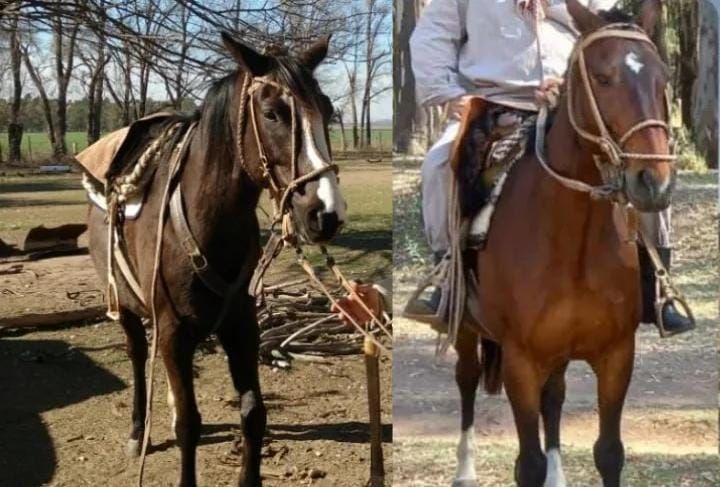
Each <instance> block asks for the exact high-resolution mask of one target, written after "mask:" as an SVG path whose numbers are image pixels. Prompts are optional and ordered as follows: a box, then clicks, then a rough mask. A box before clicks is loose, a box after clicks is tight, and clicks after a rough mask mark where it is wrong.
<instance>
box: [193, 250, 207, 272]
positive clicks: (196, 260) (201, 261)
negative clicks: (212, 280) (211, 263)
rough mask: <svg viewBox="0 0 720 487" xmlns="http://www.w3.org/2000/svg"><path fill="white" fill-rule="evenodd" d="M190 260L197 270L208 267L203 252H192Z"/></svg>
mask: <svg viewBox="0 0 720 487" xmlns="http://www.w3.org/2000/svg"><path fill="white" fill-rule="evenodd" d="M190 262H192V266H193V269H195V271H204V270H205V269H207V268H208V261H207V259H206V258H205V256H204V255H203V254H191V255H190Z"/></svg>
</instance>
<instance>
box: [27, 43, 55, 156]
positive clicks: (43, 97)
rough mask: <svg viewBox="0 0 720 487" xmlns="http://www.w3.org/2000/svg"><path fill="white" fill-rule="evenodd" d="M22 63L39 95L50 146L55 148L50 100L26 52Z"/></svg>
mask: <svg viewBox="0 0 720 487" xmlns="http://www.w3.org/2000/svg"><path fill="white" fill-rule="evenodd" d="M23 61H24V62H25V69H27V72H28V74H29V75H30V79H32V81H33V84H34V85H35V88H36V89H37V91H38V94H39V95H40V101H41V103H42V109H43V115H44V116H45V124H46V130H47V134H48V139H49V140H50V145H51V146H52V147H53V148H54V147H57V139H56V138H55V124H54V123H53V116H52V106H51V105H50V99H49V98H48V96H47V92H46V91H45V86H44V85H43V82H42V79H40V75H39V74H38V73H37V71H36V70H35V68H34V67H33V65H32V63H31V62H30V55H29V53H28V52H27V51H25V52H23Z"/></svg>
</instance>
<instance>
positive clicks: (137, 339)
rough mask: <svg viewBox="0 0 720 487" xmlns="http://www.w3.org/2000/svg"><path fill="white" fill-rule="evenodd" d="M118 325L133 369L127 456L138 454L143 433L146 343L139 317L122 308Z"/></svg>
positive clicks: (143, 328)
mask: <svg viewBox="0 0 720 487" xmlns="http://www.w3.org/2000/svg"><path fill="white" fill-rule="evenodd" d="M120 324H121V325H122V327H123V329H124V330H125V338H126V343H127V354H128V356H129V357H130V361H131V362H132V369H133V405H132V428H131V429H130V438H129V439H128V444H127V454H128V456H131V457H136V456H138V455H139V454H140V442H141V441H142V437H143V432H144V431H145V406H146V396H145V362H146V361H147V357H148V343H147V338H146V337H145V327H144V326H143V323H142V320H141V319H140V317H139V316H137V315H136V314H134V313H132V312H131V311H129V310H127V309H125V308H123V309H121V310H120Z"/></svg>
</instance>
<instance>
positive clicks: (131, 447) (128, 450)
mask: <svg viewBox="0 0 720 487" xmlns="http://www.w3.org/2000/svg"><path fill="white" fill-rule="evenodd" d="M125 454H126V455H127V456H128V458H137V457H139V456H140V440H133V439H130V440H128V442H127V446H126V447H125Z"/></svg>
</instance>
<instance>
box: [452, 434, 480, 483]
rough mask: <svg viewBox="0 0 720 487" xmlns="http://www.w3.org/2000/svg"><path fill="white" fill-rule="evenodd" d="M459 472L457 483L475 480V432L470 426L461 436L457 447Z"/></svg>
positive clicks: (456, 477) (457, 473)
mask: <svg viewBox="0 0 720 487" xmlns="http://www.w3.org/2000/svg"><path fill="white" fill-rule="evenodd" d="M457 462H458V463H457V471H456V472H455V481H463V480H475V479H476V478H477V473H476V472H475V432H474V431H473V427H472V426H470V427H469V428H468V429H466V430H464V431H463V432H462V434H461V435H460V442H459V443H458V446H457Z"/></svg>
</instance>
